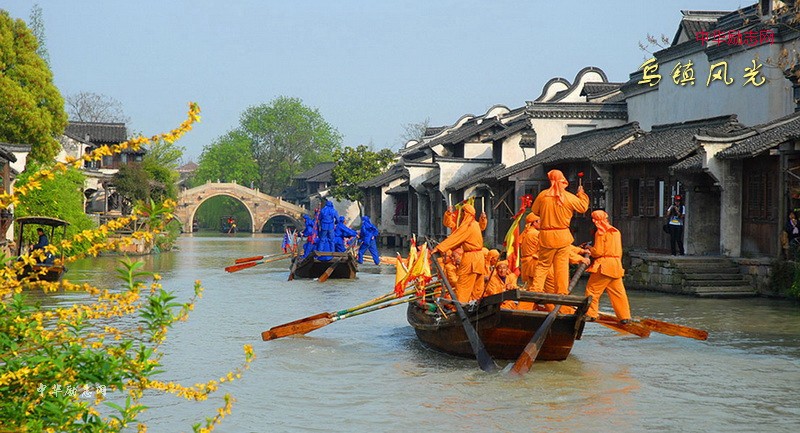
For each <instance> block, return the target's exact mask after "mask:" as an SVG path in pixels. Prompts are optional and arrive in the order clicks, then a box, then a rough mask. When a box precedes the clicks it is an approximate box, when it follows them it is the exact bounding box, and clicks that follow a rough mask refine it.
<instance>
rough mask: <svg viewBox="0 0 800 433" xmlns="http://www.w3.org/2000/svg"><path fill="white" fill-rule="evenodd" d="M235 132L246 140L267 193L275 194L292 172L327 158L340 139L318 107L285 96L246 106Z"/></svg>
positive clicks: (328, 159)
mask: <svg viewBox="0 0 800 433" xmlns="http://www.w3.org/2000/svg"><path fill="white" fill-rule="evenodd" d="M237 132H239V133H241V134H242V135H244V136H245V137H247V139H248V140H249V141H250V148H251V150H252V155H253V157H254V158H255V159H256V161H257V162H258V169H259V177H260V179H259V180H260V186H261V190H262V191H264V192H266V193H267V194H277V193H279V192H280V191H281V190H283V189H284V188H285V187H286V186H287V185H289V182H290V181H291V178H292V176H294V175H295V174H297V173H300V172H303V171H305V170H307V169H309V168H311V167H313V166H314V165H316V164H317V163H320V162H324V161H330V160H331V159H332V158H333V152H334V151H335V150H337V149H339V147H340V145H341V141H342V137H341V135H340V134H339V132H338V131H337V130H336V129H335V128H333V127H332V126H331V125H330V124H328V122H326V121H325V119H324V118H323V117H322V114H321V113H320V112H319V110H318V109H316V108H310V107H307V106H305V105H303V102H302V101H301V100H300V99H298V98H289V97H285V96H281V97H279V98H276V99H275V100H273V101H272V102H270V103H269V104H262V105H258V106H254V107H250V108H248V109H246V110H245V111H244V113H242V116H241V119H240V124H239V128H238V130H237Z"/></svg>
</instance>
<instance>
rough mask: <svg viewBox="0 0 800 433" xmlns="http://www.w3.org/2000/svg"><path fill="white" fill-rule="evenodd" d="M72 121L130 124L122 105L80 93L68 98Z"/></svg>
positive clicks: (94, 95)
mask: <svg viewBox="0 0 800 433" xmlns="http://www.w3.org/2000/svg"><path fill="white" fill-rule="evenodd" d="M66 105H67V113H68V114H69V118H70V120H74V121H78V122H103V123H128V122H130V118H129V117H128V116H126V115H125V110H123V109H122V103H121V102H119V101H117V100H116V99H114V98H112V97H110V96H107V95H101V94H98V93H93V92H78V93H74V94H71V95H67V97H66Z"/></svg>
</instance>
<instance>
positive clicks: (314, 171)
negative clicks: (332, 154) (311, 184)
mask: <svg viewBox="0 0 800 433" xmlns="http://www.w3.org/2000/svg"><path fill="white" fill-rule="evenodd" d="M335 165H336V163H335V162H320V163H319V164H317V165H315V166H313V167H311V168H309V169H308V170H306V171H304V172H302V173H299V174H296V175H294V176H292V179H304V180H308V179H311V178H312V177H314V176H318V175H319V174H322V173H324V172H326V171H330V170H333V167H334V166H335Z"/></svg>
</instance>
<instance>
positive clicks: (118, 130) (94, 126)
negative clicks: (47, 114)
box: [64, 121, 128, 144]
mask: <svg viewBox="0 0 800 433" xmlns="http://www.w3.org/2000/svg"><path fill="white" fill-rule="evenodd" d="M64 135H66V136H68V137H70V138H73V139H75V140H78V141H82V142H90V143H95V144H109V143H114V144H117V143H122V142H123V141H125V140H127V139H128V131H127V129H126V128H125V124H124V123H101V122H72V121H70V122H69V123H67V128H66V129H65V130H64Z"/></svg>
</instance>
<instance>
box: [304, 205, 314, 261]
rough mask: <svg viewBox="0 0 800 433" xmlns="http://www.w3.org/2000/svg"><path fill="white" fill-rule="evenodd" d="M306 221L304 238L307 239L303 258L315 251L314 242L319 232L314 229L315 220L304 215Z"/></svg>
mask: <svg viewBox="0 0 800 433" xmlns="http://www.w3.org/2000/svg"><path fill="white" fill-rule="evenodd" d="M303 218H304V219H305V220H306V227H305V228H304V229H303V236H305V238H306V243H305V244H304V245H303V258H305V257H306V256H308V255H309V254H311V252H312V251H314V242H315V240H316V237H317V231H316V230H315V229H314V220H313V219H311V217H310V216H308V215H303Z"/></svg>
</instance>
